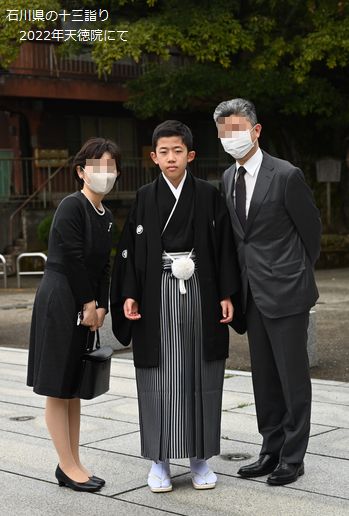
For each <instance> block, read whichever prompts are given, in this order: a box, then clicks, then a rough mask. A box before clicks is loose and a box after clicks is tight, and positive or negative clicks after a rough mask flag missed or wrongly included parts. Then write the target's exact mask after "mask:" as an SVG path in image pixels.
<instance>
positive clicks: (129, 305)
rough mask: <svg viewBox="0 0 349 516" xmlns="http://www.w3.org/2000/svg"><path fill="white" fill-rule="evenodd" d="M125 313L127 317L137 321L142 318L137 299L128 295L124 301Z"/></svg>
mask: <svg viewBox="0 0 349 516" xmlns="http://www.w3.org/2000/svg"><path fill="white" fill-rule="evenodd" d="M124 315H125V317H126V319H129V320H130V321H137V320H138V319H140V318H141V314H140V313H139V312H138V303H137V301H136V300H135V299H132V298H131V297H128V298H127V299H126V301H125V303H124Z"/></svg>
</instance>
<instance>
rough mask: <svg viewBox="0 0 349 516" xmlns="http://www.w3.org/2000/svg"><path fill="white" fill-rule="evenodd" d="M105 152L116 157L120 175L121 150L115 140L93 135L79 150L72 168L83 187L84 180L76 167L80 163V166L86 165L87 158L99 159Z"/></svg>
mask: <svg viewBox="0 0 349 516" xmlns="http://www.w3.org/2000/svg"><path fill="white" fill-rule="evenodd" d="M105 152H109V153H110V155H111V157H112V158H113V159H115V163H116V168H117V170H118V172H119V176H118V177H120V173H121V170H120V158H121V156H120V150H119V147H118V146H117V145H116V143H115V142H113V141H112V140H107V139H105V138H98V137H92V138H89V139H88V140H87V141H86V142H85V143H84V144H83V146H82V147H81V149H80V150H79V152H78V153H77V154H76V156H75V157H74V159H73V162H72V168H73V174H74V177H75V179H76V181H77V182H78V183H79V186H80V188H83V186H84V181H83V180H82V179H81V178H80V177H79V174H78V173H77V170H76V167H77V166H78V165H79V166H80V167H84V166H85V165H86V160H87V159H93V158H95V159H99V158H101V157H102V156H103V154H104V153H105Z"/></svg>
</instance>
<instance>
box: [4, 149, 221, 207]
mask: <svg viewBox="0 0 349 516" xmlns="http://www.w3.org/2000/svg"><path fill="white" fill-rule="evenodd" d="M227 166H228V164H227V162H219V161H218V160H217V159H215V158H198V159H196V160H195V161H193V162H192V163H191V164H190V170H191V171H192V172H193V174H194V175H195V176H196V177H200V178H202V179H206V180H209V181H212V182H214V183H218V181H219V180H220V177H221V175H222V173H223V171H224V170H225V168H227ZM59 167H61V170H60V171H59V173H57V174H54V172H55V171H56V170H57V169H58V168H59ZM158 173H159V169H158V167H155V166H152V165H151V163H150V162H147V163H145V161H144V159H142V158H124V159H123V161H122V175H121V177H120V180H119V181H118V184H117V188H116V189H114V190H113V191H112V192H111V193H110V194H109V195H108V199H111V200H113V199H132V198H134V197H135V193H136V191H137V190H138V188H140V187H141V186H142V185H144V184H146V183H149V182H151V181H153V180H154V179H155V178H156V176H157V175H158ZM51 176H53V178H52V180H50V181H48V182H47V185H46V186H45V187H44V188H42V189H40V185H42V184H43V183H44V182H45V181H46V180H47V179H49V178H50V177H51ZM38 189H40V192H39V193H38V195H37V196H36V197H34V198H33V199H32V200H31V202H30V206H31V207H40V208H41V207H49V206H56V205H57V203H58V202H59V201H60V200H61V199H62V198H63V197H64V196H65V195H68V194H69V193H71V192H74V191H76V189H77V184H76V182H75V179H74V176H73V172H72V169H71V167H70V165H69V164H68V162H64V161H63V162H59V163H58V161H57V159H52V160H50V159H45V160H43V159H37V158H11V159H9V158H0V202H6V203H11V202H16V203H18V202H21V201H24V200H25V199H27V198H28V197H29V196H30V195H32V194H33V192H35V191H36V190H38Z"/></svg>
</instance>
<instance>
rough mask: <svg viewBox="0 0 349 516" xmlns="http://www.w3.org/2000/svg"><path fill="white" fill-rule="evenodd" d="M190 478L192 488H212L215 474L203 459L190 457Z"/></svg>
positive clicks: (214, 483) (214, 485)
mask: <svg viewBox="0 0 349 516" xmlns="http://www.w3.org/2000/svg"><path fill="white" fill-rule="evenodd" d="M190 469H191V479H192V483H193V487H194V489H214V488H215V487H216V483H217V475H216V474H215V473H214V472H213V471H212V469H210V468H209V467H208V465H207V462H206V461H205V460H198V459H193V458H191V459H190Z"/></svg>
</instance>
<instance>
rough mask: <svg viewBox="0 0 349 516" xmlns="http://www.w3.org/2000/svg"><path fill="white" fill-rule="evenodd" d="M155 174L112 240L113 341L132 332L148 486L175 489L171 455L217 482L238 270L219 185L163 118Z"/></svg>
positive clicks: (180, 128)
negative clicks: (201, 175) (199, 171)
mask: <svg viewBox="0 0 349 516" xmlns="http://www.w3.org/2000/svg"><path fill="white" fill-rule="evenodd" d="M152 145H153V152H152V153H151V158H152V159H153V161H154V162H155V163H156V164H157V165H158V166H159V168H160V171H161V173H160V174H159V176H158V177H157V179H156V180H155V181H154V182H153V183H150V184H147V185H145V186H143V187H142V188H140V189H139V190H138V192H137V197H136V201H135V203H134V205H133V208H132V209H131V212H130V214H129V217H128V220H127V222H126V224H125V227H124V230H123V234H122V237H121V240H120V242H119V246H118V255H117V258H116V262H115V266H114V271H113V279H112V286H111V313H112V318H113V331H114V333H115V335H116V337H117V338H118V339H119V340H120V341H121V342H122V343H123V344H124V345H127V344H129V342H130V339H131V337H132V343H133V351H134V363H135V367H136V379H137V389H138V400H139V418H140V430H141V446H142V455H143V456H144V457H147V458H149V459H152V461H153V464H152V467H151V470H150V473H149V476H148V485H149V487H150V489H151V490H152V491H153V492H163V491H170V490H171V489H172V484H171V477H170V468H169V459H171V458H183V457H189V458H190V467H191V472H192V482H193V486H194V488H196V489H209V488H213V487H215V485H216V480H217V477H216V475H215V474H214V473H213V471H212V470H211V469H210V468H209V466H208V464H207V463H206V459H208V458H210V457H212V456H213V455H217V454H219V452H220V419H221V403H222V389H223V378H224V365H225V359H226V357H227V356H228V346H229V332H228V325H227V323H229V322H231V321H232V318H233V305H232V302H231V299H230V296H231V295H233V294H234V293H236V292H237V290H238V270H237V261H236V254H235V249H234V248H233V247H232V246H233V244H232V242H233V238H232V235H231V229H230V223H229V217H228V213H227V210H226V207H225V205H224V201H223V200H222V198H221V196H220V194H219V192H218V190H216V188H214V187H213V186H212V185H211V184H209V183H208V182H206V181H203V180H201V179H197V178H195V177H194V176H192V174H191V173H190V172H189V171H188V169H187V163H189V162H191V161H192V160H193V159H194V157H195V151H194V150H193V138H192V134H191V131H190V129H189V128H188V127H187V126H186V125H184V124H182V123H181V122H178V121H176V120H167V121H165V122H163V123H162V124H160V125H159V126H157V127H156V129H155V131H154V133H153V142H152Z"/></svg>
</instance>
